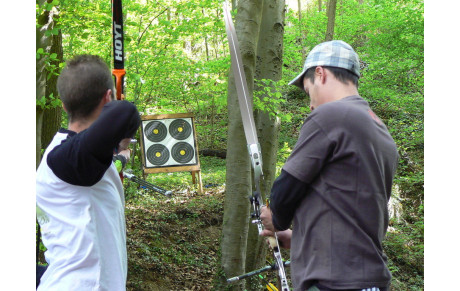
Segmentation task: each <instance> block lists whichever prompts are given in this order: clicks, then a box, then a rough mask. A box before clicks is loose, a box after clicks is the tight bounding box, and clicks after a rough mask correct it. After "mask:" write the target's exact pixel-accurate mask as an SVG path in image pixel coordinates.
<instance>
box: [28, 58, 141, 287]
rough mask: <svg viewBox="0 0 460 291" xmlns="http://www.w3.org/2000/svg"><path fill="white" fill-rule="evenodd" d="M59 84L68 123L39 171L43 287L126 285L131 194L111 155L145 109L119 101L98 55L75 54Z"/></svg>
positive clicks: (122, 146)
mask: <svg viewBox="0 0 460 291" xmlns="http://www.w3.org/2000/svg"><path fill="white" fill-rule="evenodd" d="M57 87H58V92H59V95H60V98H61V100H62V103H63V106H64V110H65V111H66V112H67V115H68V117H69V125H68V129H60V130H59V131H58V132H57V133H56V135H55V137H54V139H53V140H52V141H51V143H50V145H49V146H48V148H47V149H46V151H45V154H44V156H43V158H42V161H41V163H40V166H39V167H38V170H37V178H36V189H37V197H36V198H37V209H38V211H37V218H38V221H39V224H40V227H41V233H42V241H43V244H44V245H45V247H46V248H47V251H46V252H45V258H46V261H47V262H48V268H47V270H46V272H45V273H44V274H43V276H42V278H41V280H40V285H39V286H38V290H47V291H49V290H110V291H113V290H126V277H127V254H126V228H125V217H124V203H125V201H124V192H123V185H122V183H121V180H120V177H119V175H118V172H117V170H116V167H115V165H114V164H113V162H112V157H113V154H114V152H115V153H119V152H121V151H123V150H125V149H126V147H127V145H128V144H129V142H128V141H129V139H130V138H131V137H133V136H134V134H135V132H136V130H137V129H138V127H139V125H140V117H139V112H138V111H137V109H136V107H135V106H134V105H132V104H131V103H129V102H126V101H112V100H113V96H114V94H113V90H114V89H113V88H114V84H113V79H112V76H111V73H110V71H109V69H108V67H107V65H106V64H105V63H104V61H103V60H102V59H101V58H99V57H97V56H92V55H83V56H77V57H75V58H74V59H72V60H70V61H68V62H67V65H66V67H65V68H64V69H63V71H62V73H61V75H60V76H59V79H58V83H57ZM123 153H127V151H123ZM126 158H129V156H127V157H126Z"/></svg>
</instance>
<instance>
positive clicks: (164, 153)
mask: <svg viewBox="0 0 460 291" xmlns="http://www.w3.org/2000/svg"><path fill="white" fill-rule="evenodd" d="M147 160H148V161H149V162H150V163H151V164H153V165H155V166H161V165H164V164H166V162H168V160H169V150H168V148H166V147H165V146H164V145H162V144H154V145H152V146H150V147H149V148H148V150H147Z"/></svg>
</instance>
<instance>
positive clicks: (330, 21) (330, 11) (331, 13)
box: [325, 0, 337, 41]
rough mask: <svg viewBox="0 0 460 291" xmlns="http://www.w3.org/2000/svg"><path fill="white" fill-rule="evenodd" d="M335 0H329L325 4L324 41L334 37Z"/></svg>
mask: <svg viewBox="0 0 460 291" xmlns="http://www.w3.org/2000/svg"><path fill="white" fill-rule="evenodd" d="M336 6H337V0H330V1H329V3H328V5H327V30H326V39H325V41H330V40H333V39H334V25H335V11H336Z"/></svg>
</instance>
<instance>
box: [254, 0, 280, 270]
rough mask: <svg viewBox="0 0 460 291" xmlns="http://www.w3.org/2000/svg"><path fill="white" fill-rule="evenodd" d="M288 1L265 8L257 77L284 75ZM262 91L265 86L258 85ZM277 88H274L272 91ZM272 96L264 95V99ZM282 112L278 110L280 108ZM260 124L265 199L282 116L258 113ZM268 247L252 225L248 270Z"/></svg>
mask: <svg viewBox="0 0 460 291" xmlns="http://www.w3.org/2000/svg"><path fill="white" fill-rule="evenodd" d="M284 6H285V1H284V0H265V2H264V7H263V10H262V13H263V14H262V22H261V26H260V32H259V41H258V45H257V62H256V74H255V79H258V80H262V79H270V80H273V81H275V82H276V81H279V80H280V79H281V77H282V66H283V34H284V16H285V8H284ZM255 90H262V91H263V88H257V87H256V88H255ZM274 91H275V88H272V92H274ZM269 98H270V96H268V95H267V94H265V95H262V96H261V99H262V100H263V101H264V102H270V100H268V99H269ZM276 111H278V110H276ZM255 117H256V127H257V130H258V136H259V142H260V146H261V150H262V162H263V164H262V166H263V169H262V170H263V173H264V183H262V185H261V192H262V198H263V201H262V202H264V201H265V198H268V197H269V196H270V190H271V186H272V185H273V181H274V179H275V175H276V158H277V152H278V136H279V128H280V122H279V118H277V117H271V116H270V114H269V112H263V111H257V112H256V116H255ZM266 253H267V247H266V245H265V239H264V238H261V237H260V236H259V235H258V230H257V227H255V226H253V227H251V226H250V228H249V237H248V251H247V256H246V257H247V259H246V270H247V271H251V270H254V269H257V268H259V267H261V266H262V265H263V263H264V261H265V256H266Z"/></svg>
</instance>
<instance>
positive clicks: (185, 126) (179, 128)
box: [169, 119, 192, 140]
mask: <svg viewBox="0 0 460 291" xmlns="http://www.w3.org/2000/svg"><path fill="white" fill-rule="evenodd" d="M169 134H170V135H171V136H172V137H173V138H175V139H177V140H184V139H187V138H188V137H189V136H190V135H191V134H192V126H191V125H190V123H188V122H187V121H185V120H184V119H176V120H174V121H173V122H171V124H170V125H169Z"/></svg>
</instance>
